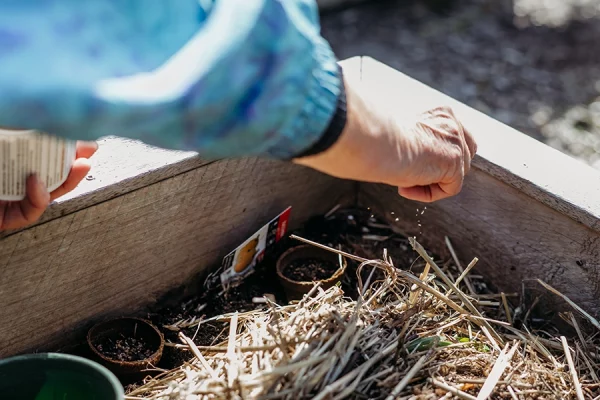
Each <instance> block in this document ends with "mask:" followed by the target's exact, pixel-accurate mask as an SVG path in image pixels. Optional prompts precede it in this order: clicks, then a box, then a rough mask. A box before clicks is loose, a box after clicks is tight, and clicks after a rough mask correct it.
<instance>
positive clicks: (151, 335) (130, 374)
mask: <svg viewBox="0 0 600 400" xmlns="http://www.w3.org/2000/svg"><path fill="white" fill-rule="evenodd" d="M87 342H88V346H89V347H90V349H91V351H92V352H93V354H94V355H95V356H96V357H97V358H98V359H99V362H100V363H101V364H103V365H104V366H106V367H107V368H108V369H109V370H111V371H112V372H114V373H115V374H116V375H117V376H118V377H119V378H121V380H125V381H126V380H128V379H135V378H136V377H138V376H139V375H142V374H144V370H145V369H148V368H153V367H155V366H156V364H157V363H158V362H159V361H160V359H161V357H162V352H163V349H164V347H165V339H164V337H163V335H162V333H161V332H160V331H159V330H158V328H157V327H155V326H154V325H152V324H151V323H150V322H148V321H146V320H145V319H141V318H115V319H111V320H108V321H104V322H100V323H98V324H96V325H94V326H93V327H92V328H91V329H90V330H89V331H88V335H87Z"/></svg>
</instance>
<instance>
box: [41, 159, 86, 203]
mask: <svg viewBox="0 0 600 400" xmlns="http://www.w3.org/2000/svg"><path fill="white" fill-rule="evenodd" d="M91 168H92V165H91V163H90V161H89V160H88V159H87V158H79V159H77V160H75V162H74V163H73V166H72V167H71V171H70V172H69V177H68V178H67V180H66V181H65V182H64V183H63V184H62V185H60V187H58V188H57V189H55V190H54V191H53V192H52V193H51V194H50V200H51V201H54V200H56V199H57V198H59V197H61V196H64V195H65V194H67V193H69V192H70V191H71V190H73V189H75V188H76V187H77V185H79V182H81V181H82V180H83V179H84V178H85V177H86V176H87V174H88V173H89V172H90V169H91Z"/></svg>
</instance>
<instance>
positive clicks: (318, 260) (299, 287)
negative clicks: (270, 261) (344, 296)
mask: <svg viewBox="0 0 600 400" xmlns="http://www.w3.org/2000/svg"><path fill="white" fill-rule="evenodd" d="M346 265H347V264H346V260H345V259H344V258H343V257H341V256H339V255H337V254H335V253H332V252H329V251H327V250H323V249H320V248H318V247H315V246H312V245H300V246H296V247H292V248H291V249H289V250H287V251H286V252H285V253H283V254H282V255H281V257H279V259H278V260H277V265H276V268H277V277H278V278H279V281H280V282H281V285H282V286H283V288H284V290H285V292H286V294H287V297H288V300H299V299H301V298H302V297H303V296H304V295H305V294H306V293H308V292H309V291H310V290H311V289H312V288H313V287H314V285H315V284H316V283H317V282H320V283H321V287H322V288H323V289H327V288H330V287H332V286H333V285H335V284H337V283H338V282H340V281H341V279H342V277H343V276H344V272H345V271H346Z"/></svg>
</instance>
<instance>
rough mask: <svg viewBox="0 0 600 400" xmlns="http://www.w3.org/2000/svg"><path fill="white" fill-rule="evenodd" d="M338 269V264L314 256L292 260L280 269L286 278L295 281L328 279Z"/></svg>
mask: <svg viewBox="0 0 600 400" xmlns="http://www.w3.org/2000/svg"><path fill="white" fill-rule="evenodd" d="M338 269H339V265H337V264H334V263H332V262H329V261H325V260H319V259H316V258H307V259H301V260H296V261H292V262H291V263H290V264H288V265H287V266H286V267H285V268H284V269H283V271H282V273H283V275H284V276H285V277H286V278H289V279H291V280H293V281H296V282H313V281H321V280H324V279H329V278H331V277H332V276H333V274H335V273H336V271H337V270H338Z"/></svg>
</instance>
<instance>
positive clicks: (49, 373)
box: [0, 353, 125, 400]
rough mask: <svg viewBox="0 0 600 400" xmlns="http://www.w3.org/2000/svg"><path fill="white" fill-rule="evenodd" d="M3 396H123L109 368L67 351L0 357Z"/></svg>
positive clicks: (101, 399) (108, 399)
mask: <svg viewBox="0 0 600 400" xmlns="http://www.w3.org/2000/svg"><path fill="white" fill-rule="evenodd" d="M0 398H1V399H2V400H55V399H61V400H62V399H65V400H80V399H85V400H123V399H124V398H125V393H124V392H123V386H121V383H120V382H119V380H118V379H117V377H116V376H115V375H113V374H112V373H111V372H110V371H109V370H108V369H106V368H104V367H103V366H102V365H100V364H97V363H95V362H93V361H90V360H88V359H86V358H82V357H77V356H73V355H68V354H58V353H40V354H27V355H23V356H17V357H12V358H7V359H4V360H0Z"/></svg>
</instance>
